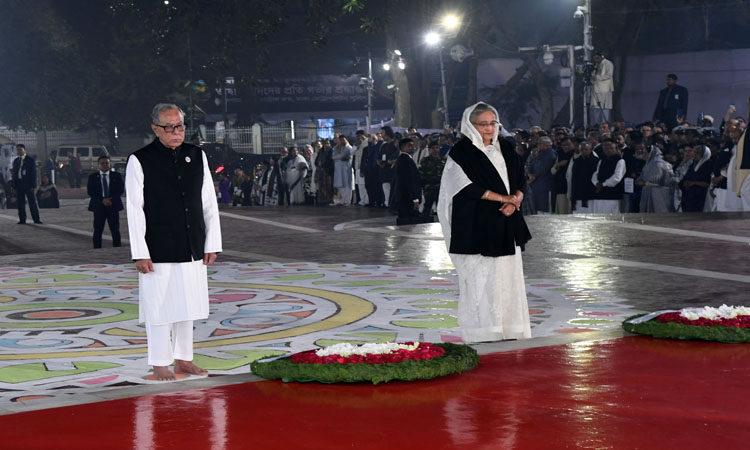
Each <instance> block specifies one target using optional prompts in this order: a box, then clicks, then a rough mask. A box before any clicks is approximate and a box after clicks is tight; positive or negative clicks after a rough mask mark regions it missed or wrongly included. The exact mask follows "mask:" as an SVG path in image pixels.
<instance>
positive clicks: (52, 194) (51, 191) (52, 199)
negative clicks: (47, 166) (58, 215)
mask: <svg viewBox="0 0 750 450" xmlns="http://www.w3.org/2000/svg"><path fill="white" fill-rule="evenodd" d="M36 201H37V203H38V204H39V208H59V207H60V199H59V197H58V195H57V187H55V185H54V184H53V183H52V181H51V180H50V176H49V175H47V174H44V175H42V184H40V185H39V189H37V190H36Z"/></svg>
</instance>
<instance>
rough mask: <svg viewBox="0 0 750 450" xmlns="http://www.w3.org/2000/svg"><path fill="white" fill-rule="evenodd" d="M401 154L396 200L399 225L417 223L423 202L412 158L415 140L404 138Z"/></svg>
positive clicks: (417, 170)
mask: <svg viewBox="0 0 750 450" xmlns="http://www.w3.org/2000/svg"><path fill="white" fill-rule="evenodd" d="M398 147H399V151H400V154H399V156H398V159H397V160H396V187H395V190H396V192H395V195H394V197H395V199H396V208H397V209H398V219H397V221H396V224H397V225H405V224H409V223H416V221H415V220H414V218H415V217H418V216H419V203H420V201H421V200H422V186H421V183H420V179H419V169H417V165H416V164H415V163H414V160H413V159H412V158H411V155H412V153H414V140H413V139H412V138H403V139H401V140H400V141H399V143H398Z"/></svg>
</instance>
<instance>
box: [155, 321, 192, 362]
mask: <svg viewBox="0 0 750 450" xmlns="http://www.w3.org/2000/svg"><path fill="white" fill-rule="evenodd" d="M146 337H147V341H148V365H149V366H168V365H170V364H172V363H173V362H174V360H175V359H180V360H183V361H192V360H193V321H192V320H185V321H183V322H175V323H168V324H164V325H149V324H146Z"/></svg>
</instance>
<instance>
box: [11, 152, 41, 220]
mask: <svg viewBox="0 0 750 450" xmlns="http://www.w3.org/2000/svg"><path fill="white" fill-rule="evenodd" d="M16 155H17V157H16V158H15V159H14V160H13V164H12V170H11V177H12V180H13V188H14V189H15V190H16V198H17V204H18V223H19V224H20V225H23V224H25V223H26V201H27V200H28V202H29V212H31V218H32V219H33V220H34V223H36V224H41V223H42V220H41V219H40V218H39V209H38V208H37V207H36V196H35V195H34V188H35V187H36V161H35V160H34V158H32V157H31V156H29V155H27V154H26V146H25V145H23V144H18V145H16Z"/></svg>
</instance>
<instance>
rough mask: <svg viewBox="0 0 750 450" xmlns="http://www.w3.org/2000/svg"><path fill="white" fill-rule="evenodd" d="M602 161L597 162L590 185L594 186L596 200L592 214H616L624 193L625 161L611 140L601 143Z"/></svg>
mask: <svg viewBox="0 0 750 450" xmlns="http://www.w3.org/2000/svg"><path fill="white" fill-rule="evenodd" d="M602 149H603V152H604V159H602V160H601V161H599V164H598V166H597V168H596V172H594V175H592V177H591V183H592V184H594V186H596V188H595V189H596V199H595V200H594V202H593V211H592V212H593V213H597V214H616V213H619V212H620V203H621V202H622V196H623V194H624V192H625V189H624V182H623V179H624V178H625V170H626V166H625V161H624V160H623V159H622V157H621V155H620V148H619V147H617V144H616V143H615V141H614V140H613V139H605V140H604V141H603V142H602Z"/></svg>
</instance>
